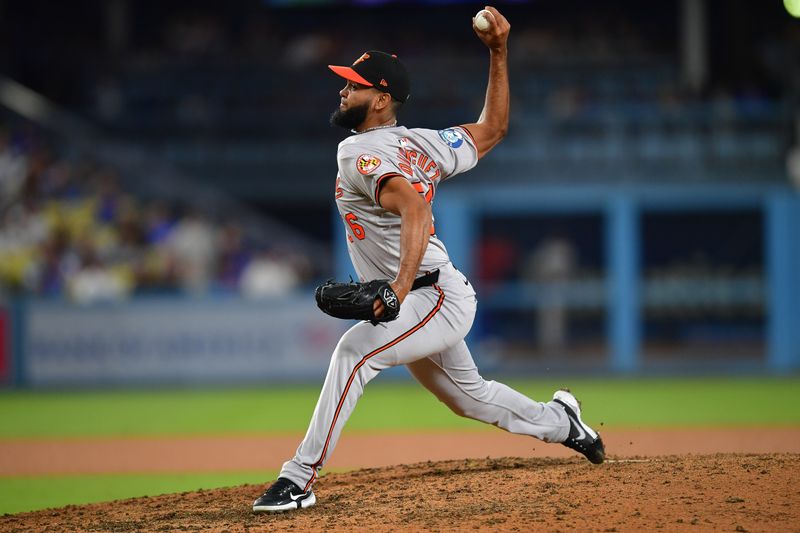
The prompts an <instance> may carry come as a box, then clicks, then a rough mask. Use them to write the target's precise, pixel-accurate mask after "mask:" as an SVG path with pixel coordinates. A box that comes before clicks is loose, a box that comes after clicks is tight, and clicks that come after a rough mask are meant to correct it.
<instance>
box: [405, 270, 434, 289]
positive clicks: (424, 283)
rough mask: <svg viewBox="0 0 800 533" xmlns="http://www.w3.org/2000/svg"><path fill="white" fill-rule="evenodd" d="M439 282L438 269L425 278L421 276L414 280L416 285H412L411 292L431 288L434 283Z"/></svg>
mask: <svg viewBox="0 0 800 533" xmlns="http://www.w3.org/2000/svg"><path fill="white" fill-rule="evenodd" d="M437 281H439V269H438V268H437V269H436V270H434V271H433V272H428V273H427V274H425V275H424V276H420V277H418V278H417V279H415V280H414V283H413V284H412V285H411V290H412V291H415V290H417V289H421V288H422V287H430V286H431V285H433V284H434V283H436V282H437Z"/></svg>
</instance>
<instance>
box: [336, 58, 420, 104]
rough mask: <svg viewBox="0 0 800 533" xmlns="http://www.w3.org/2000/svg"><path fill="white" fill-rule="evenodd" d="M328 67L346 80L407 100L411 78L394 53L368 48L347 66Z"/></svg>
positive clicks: (402, 100)
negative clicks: (367, 50) (368, 49)
mask: <svg viewBox="0 0 800 533" xmlns="http://www.w3.org/2000/svg"><path fill="white" fill-rule="evenodd" d="M328 68H329V69H331V70H332V71H334V72H335V73H336V74H338V75H339V76H341V77H342V78H344V79H346V80H350V81H354V82H356V83H360V84H361V85H366V86H367V87H374V88H376V89H378V90H379V91H382V92H385V93H389V94H390V95H392V98H394V99H395V100H398V101H400V102H405V101H406V100H408V97H409V93H410V91H411V80H410V79H409V78H408V71H407V70H406V67H405V65H403V64H402V63H401V62H400V60H399V59H397V56H396V55H394V54H387V53H386V52H379V51H378V50H370V51H369V52H365V53H364V54H362V55H361V57H359V58H358V59H356V61H355V63H353V64H352V65H351V66H349V67H338V66H336V65H328Z"/></svg>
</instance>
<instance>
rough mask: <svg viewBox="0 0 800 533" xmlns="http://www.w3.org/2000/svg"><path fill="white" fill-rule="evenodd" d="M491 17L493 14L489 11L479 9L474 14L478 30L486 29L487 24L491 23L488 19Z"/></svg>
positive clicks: (492, 17) (491, 18)
mask: <svg viewBox="0 0 800 533" xmlns="http://www.w3.org/2000/svg"><path fill="white" fill-rule="evenodd" d="M493 19H494V15H492V12H491V11H487V10H485V9H481V10H480V11H478V13H477V14H476V15H475V27H476V28H478V29H479V30H480V31H486V30H488V29H489V25H490V24H491V23H490V21H491V20H493Z"/></svg>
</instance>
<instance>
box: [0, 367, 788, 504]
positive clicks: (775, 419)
mask: <svg viewBox="0 0 800 533" xmlns="http://www.w3.org/2000/svg"><path fill="white" fill-rule="evenodd" d="M507 383H508V384H509V385H511V386H513V387H514V388H516V389H517V390H519V391H520V392H523V393H525V394H527V395H528V396H530V397H532V398H535V399H539V400H546V399H549V398H550V397H551V395H552V392H553V390H555V389H557V388H559V387H561V386H564V385H568V386H570V387H571V389H572V390H573V392H575V394H576V395H577V396H578V397H579V398H581V400H582V401H583V405H584V412H585V418H586V420H587V421H588V422H590V423H599V422H603V424H604V428H605V429H608V428H609V427H642V428H645V427H692V426H706V427H707V426H763V425H783V426H787V425H800V378H797V377H794V378H736V379H723V378H716V379H635V380H624V379H602V380H601V379H559V380H526V381H522V380H511V381H508V382H507ZM319 389H320V385H314V386H303V387H285V386H284V387H275V386H264V387H262V388H258V389H225V390H223V389H212V390H156V391H97V392H31V391H4V392H0V440H2V439H6V440H8V439H21V438H42V439H45V438H91V437H101V436H102V437H109V436H134V435H135V436H156V435H201V434H206V435H209V434H266V433H294V434H298V435H300V434H302V433H303V432H305V430H306V425H307V424H308V419H309V417H310V416H311V413H312V411H313V409H314V405H315V403H316V400H317V395H318V394H319ZM483 428H487V426H485V425H483V424H480V423H478V422H475V421H472V420H466V419H463V418H459V417H457V416H454V415H453V414H452V413H451V412H450V411H449V410H448V409H447V408H446V407H444V406H443V405H442V404H441V403H439V402H438V401H437V400H436V399H435V398H434V397H433V396H432V395H431V394H430V393H429V392H428V391H426V390H425V389H423V388H422V387H421V386H419V385H417V384H416V383H413V382H393V381H386V380H383V381H382V380H380V379H379V380H378V381H377V382H376V383H373V384H371V385H370V386H369V387H367V390H366V393H365V394H364V397H363V398H362V400H361V401H360V402H359V405H358V407H357V409H356V411H355V413H354V414H353V416H352V418H351V419H350V421H349V422H348V424H347V431H348V432H353V431H360V432H368V431H404V432H406V431H449V430H467V431H470V430H479V429H483ZM488 430H492V431H496V430H494V429H492V428H488V429H487V431H488ZM275 474H276V473H275V472H249V473H221V474H220V473H207V474H141V475H130V474H126V475H93V476H42V477H6V478H0V514H2V513H17V512H22V511H30V510H35V509H43V508H49V507H60V506H64V505H68V504H81V503H90V502H98V501H109V500H114V499H121V498H130V497H135V496H143V495H149V496H154V495H157V494H164V493H173V492H182V491H189V490H197V489H198V488H215V487H223V486H235V485H241V484H243V483H257V484H260V483H264V482H265V481H268V480H270V479H274V477H275ZM246 503H248V502H245V503H243V505H245V504H246Z"/></svg>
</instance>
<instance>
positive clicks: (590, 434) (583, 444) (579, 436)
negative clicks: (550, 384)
mask: <svg viewBox="0 0 800 533" xmlns="http://www.w3.org/2000/svg"><path fill="white" fill-rule="evenodd" d="M553 401H554V402H556V403H558V404H560V405H561V406H562V407H563V408H564V411H566V412H567V418H569V436H568V437H567V440H565V441H564V442H563V443H562V444H563V445H564V446H566V447H567V448H572V449H573V450H575V451H576V452H579V453H581V454H583V455H585V456H586V458H587V459H589V462H591V463H594V464H596V465H599V464H600V463H602V462H603V461H605V458H606V448H605V446H604V445H603V440H602V439H601V438H600V435H598V434H597V432H595V430H593V429H592V428H590V427H589V426H587V425H586V424H585V423H584V422H583V420H581V406H580V402H578V399H577V398H575V396H573V395H572V393H571V392H569V391H568V390H559V391H556V393H555V394H553Z"/></svg>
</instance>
